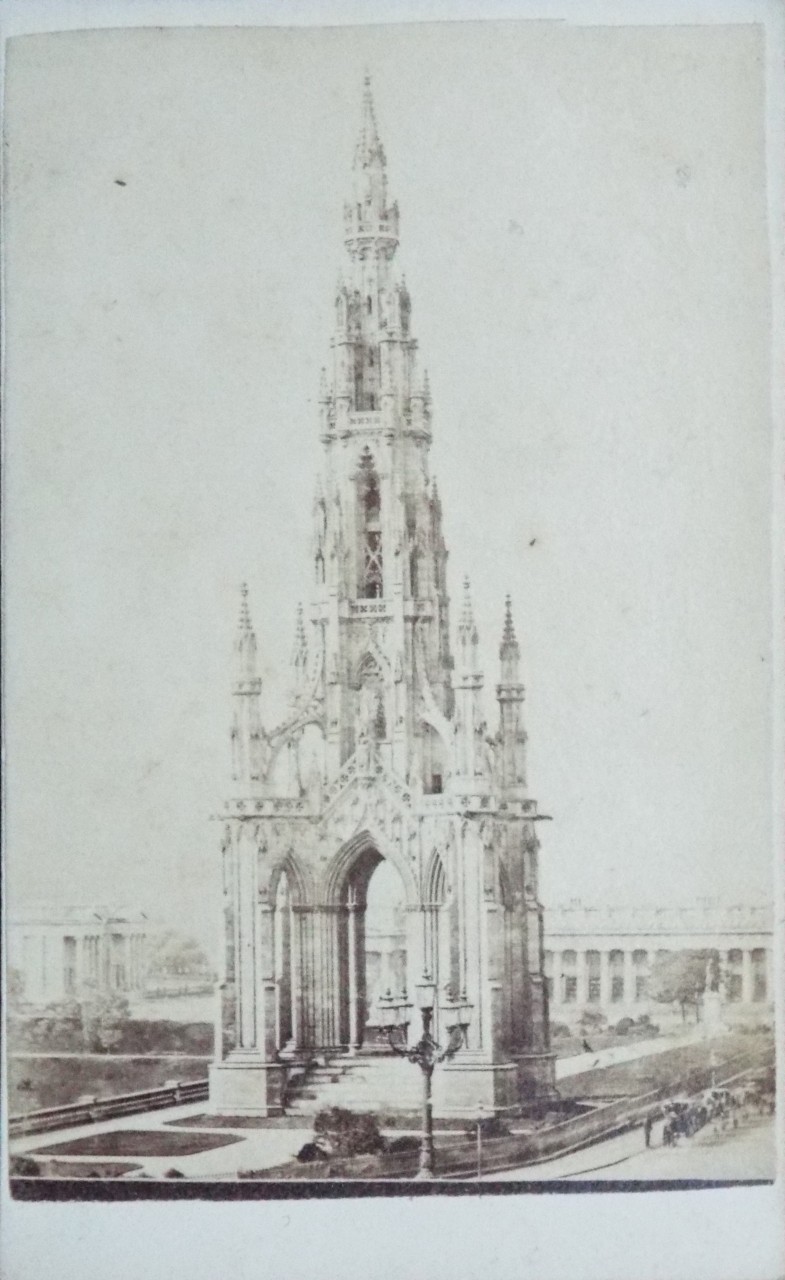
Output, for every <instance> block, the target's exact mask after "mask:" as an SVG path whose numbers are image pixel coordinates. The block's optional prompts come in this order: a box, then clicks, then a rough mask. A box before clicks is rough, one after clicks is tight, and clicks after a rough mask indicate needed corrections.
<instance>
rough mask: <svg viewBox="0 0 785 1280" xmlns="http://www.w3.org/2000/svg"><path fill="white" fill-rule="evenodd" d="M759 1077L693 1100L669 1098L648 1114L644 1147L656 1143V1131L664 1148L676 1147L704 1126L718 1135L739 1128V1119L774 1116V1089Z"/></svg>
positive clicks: (710, 1090) (712, 1091) (707, 1093)
mask: <svg viewBox="0 0 785 1280" xmlns="http://www.w3.org/2000/svg"><path fill="white" fill-rule="evenodd" d="M768 1085H769V1082H768V1081H767V1080H764V1079H762V1078H751V1079H748V1080H746V1081H744V1082H742V1083H741V1084H739V1085H737V1086H735V1087H734V1088H732V1089H727V1088H717V1087H712V1088H710V1089H706V1090H705V1091H704V1092H703V1093H701V1094H699V1095H698V1096H696V1097H693V1098H672V1099H670V1100H669V1101H668V1102H665V1103H664V1104H663V1105H662V1106H661V1107H660V1108H659V1109H658V1110H657V1111H653V1112H650V1113H649V1115H647V1117H646V1119H645V1121H644V1124H643V1131H644V1139H645V1142H646V1146H647V1147H650V1146H652V1145H654V1142H655V1129H659V1130H660V1133H659V1137H660V1141H661V1143H662V1145H663V1146H665V1147H672V1146H675V1145H676V1144H677V1143H678V1141H679V1139H681V1138H691V1137H693V1136H694V1134H696V1133H698V1132H699V1131H700V1130H701V1129H705V1128H706V1126H707V1125H713V1126H714V1129H713V1132H714V1133H715V1134H718V1133H720V1132H723V1131H726V1130H728V1129H731V1128H733V1129H736V1128H738V1125H739V1122H740V1121H741V1120H747V1119H750V1118H751V1117H752V1116H753V1115H756V1114H757V1115H772V1114H773V1113H774V1089H773V1087H771V1088H769V1087H768Z"/></svg>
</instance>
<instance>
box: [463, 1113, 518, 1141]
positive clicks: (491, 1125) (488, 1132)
mask: <svg viewBox="0 0 785 1280" xmlns="http://www.w3.org/2000/svg"><path fill="white" fill-rule="evenodd" d="M478 1123H479V1126H480V1133H481V1134H482V1136H483V1138H508V1137H509V1136H510V1126H509V1125H508V1124H505V1123H504V1121H503V1120H502V1119H501V1117H500V1116H483V1118H482V1119H481V1120H480V1121H475V1122H474V1124H473V1125H472V1126H471V1128H470V1129H467V1130H466V1135H467V1137H469V1138H473V1137H475V1136H476V1134H477V1124H478Z"/></svg>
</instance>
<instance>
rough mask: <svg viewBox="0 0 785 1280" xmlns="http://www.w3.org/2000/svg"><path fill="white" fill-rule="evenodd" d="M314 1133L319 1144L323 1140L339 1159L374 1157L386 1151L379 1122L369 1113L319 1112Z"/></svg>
mask: <svg viewBox="0 0 785 1280" xmlns="http://www.w3.org/2000/svg"><path fill="white" fill-rule="evenodd" d="M313 1130H314V1134H315V1135H316V1137H317V1140H318V1138H319V1137H322V1138H324V1139H325V1141H326V1142H327V1143H328V1144H329V1149H330V1152H331V1154H333V1155H336V1156H356V1155H371V1154H373V1153H374V1152H377V1151H383V1150H384V1147H385V1142H384V1138H383V1137H382V1135H381V1133H380V1132H379V1121H378V1119H377V1117H376V1116H375V1115H373V1114H371V1113H370V1112H363V1111H359V1112H354V1111H347V1110H346V1109H345V1108H344V1107H329V1108H327V1109H326V1110H325V1111H320V1112H318V1114H317V1115H316V1117H315V1119H314V1125H313Z"/></svg>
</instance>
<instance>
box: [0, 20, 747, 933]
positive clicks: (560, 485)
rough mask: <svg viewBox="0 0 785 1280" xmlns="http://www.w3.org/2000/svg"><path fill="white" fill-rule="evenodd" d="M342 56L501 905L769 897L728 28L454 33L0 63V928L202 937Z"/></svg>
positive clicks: (104, 50) (293, 597) (310, 306)
mask: <svg viewBox="0 0 785 1280" xmlns="http://www.w3.org/2000/svg"><path fill="white" fill-rule="evenodd" d="M366 67H367V68H368V70H369V71H370V73H371V76H372V79H373V85H374V95H375V101H376V112H377V118H378V122H379V128H380V132H381V135H382V138H383V141H384V144H385V147H386V151H387V157H388V173H389V182H390V190H391V194H392V196H393V198H397V199H398V201H399V204H400V208H401V240H402V248H401V250H400V255H399V256H400V260H401V263H402V265H403V267H404V269H405V271H406V277H407V283H408V285H409V288H410V291H411V295H412V305H413V327H414V331H415V333H416V335H417V336H418V338H419V340H420V354H421V358H422V360H423V362H424V363H425V364H426V365H427V367H428V369H429V372H430V379H431V388H432V392H433V405H434V447H433V450H432V455H431V459H432V470H433V472H434V473H435V474H436V475H437V477H438V481H439V488H440V492H441V496H442V501H443V504H444V523H445V534H446V538H447V541H448V546H449V548H450V553H451V554H450V574H451V585H452V596H453V602H454V603H453V623H455V621H456V620H457V612H458V610H457V608H456V605H455V602H456V601H457V599H458V596H459V587H460V581H461V578H462V576H463V574H464V573H468V575H469V576H470V578H471V580H472V585H473V595H474V602H475V612H476V615H477V619H478V623H479V627H480V634H481V642H482V647H483V652H484V654H485V659H486V668H485V670H486V688H487V693H488V712H489V720H490V722H491V724H495V718H496V712H495V707H494V705H493V686H494V684H495V682H496V679H497V649H498V642H499V639H500V635H501V625H502V611H503V597H504V594H505V592H507V591H510V592H511V593H512V596H513V601H514V612H515V619H516V624H517V630H518V635H519V639H520V640H521V642H522V647H523V655H524V657H523V666H524V678H525V680H526V685H527V704H526V716H527V728H528V732H529V772H530V782H531V790H532V794H533V795H534V796H535V797H536V798H537V800H538V802H539V805H540V808H541V811H543V812H545V813H547V814H550V815H552V817H553V821H552V822H551V823H548V824H544V825H543V826H542V827H541V828H540V835H541V839H542V852H541V868H542V870H541V891H542V895H543V897H544V898H545V901H546V902H548V901H552V902H556V901H561V900H566V899H569V898H572V897H582V898H583V900H584V901H591V902H601V901H613V902H617V903H621V902H629V903H634V902H636V901H644V900H645V901H665V902H669V903H673V902H688V901H690V900H691V899H693V898H694V897H695V896H697V895H704V894H705V895H711V896H720V897H722V898H727V899H729V900H736V901H739V900H744V899H749V898H751V897H754V896H755V895H757V894H758V893H764V894H767V895H770V868H771V844H772V836H771V793H770V776H771V746H770V712H769V707H770V697H771V694H770V680H771V643H770V638H771V611H772V602H771V573H770V559H771V556H770V536H771V533H770V503H771V497H770V493H771V481H770V475H771V463H770V459H771V431H772V429H771V413H770V405H769V378H770V373H769V263H768V253H767V232H766V193H765V167H764V136H763V60H762V36H761V34H760V31H759V29H758V28H756V27H754V26H747V27H737V28H727V27H717V28H713V29H709V28H705V27H704V28H691V27H682V28H661V29H653V28H649V29H633V28H626V29H625V28H606V29H595V30H588V29H580V28H577V27H560V26H557V25H553V24H543V23H509V24H501V23H499V24H496V23H487V24H483V26H482V27H481V28H478V27H477V26H475V25H474V24H469V23H461V24H453V25H451V26H450V27H448V28H445V27H443V26H441V25H438V24H434V25H421V26H418V27H416V28H409V29H406V28H395V27H386V28H383V29H364V28H353V29H332V30H321V31H320V30H318V29H310V30H300V31H296V32H295V31H276V30H269V29H268V30H264V29H261V30H249V29H245V30H220V29H218V30H199V31H189V30H162V31H161V30H150V31H144V30H139V31H126V32H120V31H109V32H88V33H73V34H67V35H60V36H45V37H26V38H21V39H18V40H16V41H13V42H11V44H10V46H9V52H8V63H7V118H6V135H7V142H8V152H7V155H8V160H7V171H6V184H7V196H6V265H5V270H6V325H7V329H6V347H7V350H6V358H7V372H6V468H5V489H6V495H5V496H6V567H5V568H6V573H5V591H6V598H5V607H6V691H5V692H6V735H7V753H8V755H7V760H8V775H7V781H8V787H7V796H6V804H7V820H6V842H7V844H6V849H7V859H8V873H9V888H10V893H9V898H10V905H11V906H12V907H13V904H14V902H15V901H19V902H21V901H22V900H23V899H26V898H29V897H47V898H50V899H54V900H62V901H64V902H66V901H67V902H80V903H81V902H90V901H95V900H98V901H109V902H124V903H133V904H134V905H139V906H141V907H142V908H143V909H144V908H146V909H149V910H151V911H154V912H155V913H157V914H158V915H161V916H164V917H167V916H168V917H170V918H173V919H174V920H175V921H176V922H177V923H178V924H179V925H180V927H183V928H186V929H191V928H192V929H193V930H194V931H196V932H198V933H203V932H204V930H205V929H206V928H207V927H208V925H209V922H210V921H211V919H212V918H213V917H214V915H215V912H216V910H217V906H218V900H217V883H218V881H217V874H216V873H217V868H218V830H217V828H216V827H215V826H211V824H210V823H209V822H208V818H209V815H210V814H211V813H212V812H215V811H216V810H217V808H218V806H219V804H220V803H221V800H222V794H223V791H222V789H223V787H224V785H225V780H226V776H227V773H228V727H229V723H230V714H231V709H230V698H229V683H230V679H231V646H232V640H233V633H234V626H235V620H236V615H237V591H238V586H239V583H240V582H241V581H242V580H244V579H245V580H247V581H248V583H249V587H250V604H251V608H252V615H253V618H254V622H255V625H256V630H257V634H258V637H259V644H260V650H261V654H262V658H263V674H264V677H265V681H266V687H267V690H268V691H269V693H270V695H271V703H272V704H274V706H275V707H276V709H278V708H279V707H280V703H281V698H282V696H283V690H284V680H285V677H286V674H287V664H288V656H289V651H290V647H291V642H292V636H293V628H294V614H295V608H296V604H297V602H298V600H301V599H304V600H305V601H307V599H308V590H309V585H310V576H311V575H310V564H309V556H308V550H309V539H310V532H311V530H310V518H311V499H312V493H313V485H314V480H315V476H316V471H317V467H318V465H319V452H320V445H319V442H318V426H317V404H316V398H317V392H318V381H319V369H320V367H321V365H322V364H326V363H327V356H328V343H329V336H330V328H331V320H332V302H333V289H334V284H335V281H336V278H337V275H338V270H339V268H340V266H341V264H342V260H343V248H342V224H341V212H342V205H343V200H344V197H345V196H346V194H347V193H348V192H349V174H350V164H351V156H352V150H353V145H354V140H355V136H356V132H357V129H358V124H359V112H360V96H361V88H362V76H363V73H364V70H365V68H366ZM120 184H124V185H120Z"/></svg>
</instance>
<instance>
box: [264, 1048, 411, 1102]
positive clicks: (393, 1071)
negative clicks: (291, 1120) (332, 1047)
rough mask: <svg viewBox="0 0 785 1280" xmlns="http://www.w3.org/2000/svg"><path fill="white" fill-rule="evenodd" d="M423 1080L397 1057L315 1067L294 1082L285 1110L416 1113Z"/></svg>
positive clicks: (353, 1060) (358, 1060)
mask: <svg viewBox="0 0 785 1280" xmlns="http://www.w3.org/2000/svg"><path fill="white" fill-rule="evenodd" d="M421 1102H422V1077H421V1075H420V1072H419V1071H418V1070H417V1068H416V1067H414V1066H413V1065H412V1064H411V1063H410V1062H404V1061H402V1060H400V1059H397V1058H383V1057H374V1058H356V1059H347V1060H343V1061H340V1062H335V1063H330V1064H328V1065H327V1066H319V1067H314V1068H312V1069H311V1070H310V1071H308V1072H307V1073H306V1074H305V1075H304V1076H302V1077H301V1078H300V1079H299V1080H297V1081H295V1082H293V1088H292V1093H291V1097H290V1098H289V1101H288V1102H287V1106H286V1110H287V1113H288V1114H290V1115H313V1114H314V1113H315V1112H317V1111H321V1110H323V1109H324V1108H326V1107H345V1108H346V1109H347V1110H350V1111H417V1110H419V1108H420V1105H421Z"/></svg>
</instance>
